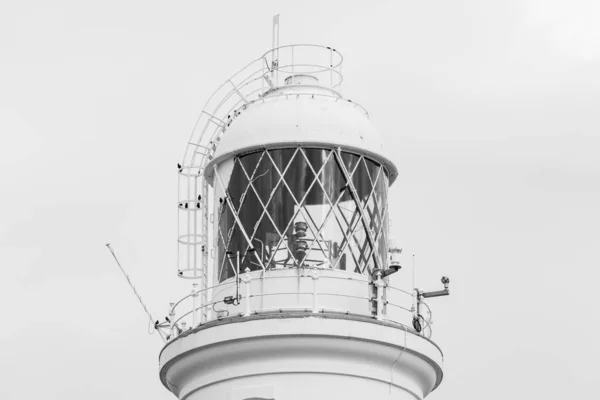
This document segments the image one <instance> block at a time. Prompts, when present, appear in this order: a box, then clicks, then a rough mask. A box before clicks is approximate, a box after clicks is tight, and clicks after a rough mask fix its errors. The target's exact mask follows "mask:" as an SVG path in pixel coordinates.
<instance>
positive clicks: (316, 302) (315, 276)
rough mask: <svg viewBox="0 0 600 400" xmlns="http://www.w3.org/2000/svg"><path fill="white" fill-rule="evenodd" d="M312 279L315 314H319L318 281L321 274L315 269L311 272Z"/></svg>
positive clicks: (313, 310)
mask: <svg viewBox="0 0 600 400" xmlns="http://www.w3.org/2000/svg"><path fill="white" fill-rule="evenodd" d="M310 277H311V278H312V281H313V309H312V312H313V313H318V312H319V296H318V292H317V280H318V279H319V272H318V271H317V270H316V269H313V270H312V271H311V272H310Z"/></svg>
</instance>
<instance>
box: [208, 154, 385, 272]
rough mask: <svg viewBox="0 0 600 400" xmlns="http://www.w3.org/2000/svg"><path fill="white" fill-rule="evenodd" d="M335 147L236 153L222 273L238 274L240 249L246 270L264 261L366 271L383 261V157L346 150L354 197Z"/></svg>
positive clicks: (222, 235)
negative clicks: (379, 161)
mask: <svg viewBox="0 0 600 400" xmlns="http://www.w3.org/2000/svg"><path fill="white" fill-rule="evenodd" d="M335 152H336V150H331V149H304V148H293V149H289V148H288V149H275V150H268V151H267V150H263V151H259V152H255V153H251V154H245V155H241V156H238V157H236V160H235V163H234V167H233V170H232V172H231V178H230V179H229V181H228V183H229V184H228V187H227V191H228V193H229V199H223V202H222V207H221V210H220V213H219V214H220V220H219V232H218V234H219V239H218V257H219V260H218V265H219V271H218V274H217V276H218V279H219V281H223V280H225V279H228V278H231V277H233V276H235V271H234V268H232V263H230V260H229V259H228V257H233V260H234V261H233V265H234V267H235V254H236V252H238V251H239V252H240V256H241V265H240V270H245V269H246V268H250V269H251V270H257V269H261V268H262V266H261V265H260V264H261V262H262V265H264V267H265V268H291V267H299V266H309V267H318V268H338V269H343V270H347V271H353V272H356V273H361V274H362V273H370V272H371V271H372V270H373V269H374V268H375V267H376V265H379V266H380V267H385V266H384V265H381V262H386V260H387V257H386V254H385V251H386V250H387V249H386V248H385V247H386V233H387V216H386V214H385V212H384V208H385V202H386V198H387V187H388V181H387V176H386V174H385V173H384V172H383V171H382V172H380V169H381V166H380V165H379V164H377V163H375V162H373V161H371V160H368V159H365V158H363V157H361V156H358V155H356V154H351V153H345V152H342V153H341V157H340V158H341V162H343V165H344V167H345V168H346V170H347V173H348V174H349V176H350V177H351V180H352V185H353V186H354V188H355V189H356V194H357V196H356V198H355V196H354V195H353V194H352V191H351V190H350V185H349V184H348V182H347V180H346V174H345V173H344V171H343V170H342V168H341V165H340V162H339V161H338V156H337V154H336V153H335ZM242 167H243V168H242ZM378 174H379V177H378ZM282 176H283V179H282ZM248 178H250V179H248ZM374 188H375V189H374ZM373 189H374V190H373ZM227 201H230V202H231V205H233V206H234V207H235V212H236V213H237V214H238V218H239V220H240V222H241V225H242V228H243V231H245V233H246V235H244V234H243V232H242V229H240V227H237V226H236V225H237V223H236V221H235V218H234V215H233V212H232V211H231V210H230V209H229V205H228V203H227ZM367 229H368V230H369V231H371V232H372V235H373V238H374V240H375V243H376V244H375V249H372V248H371V243H370V241H369V239H368V236H367ZM228 235H231V239H230V240H227V236H228ZM246 237H247V238H249V240H250V243H249V242H248V239H247V238H246ZM251 249H254V250H253V251H252V250H251ZM376 260H379V264H377V262H376Z"/></svg>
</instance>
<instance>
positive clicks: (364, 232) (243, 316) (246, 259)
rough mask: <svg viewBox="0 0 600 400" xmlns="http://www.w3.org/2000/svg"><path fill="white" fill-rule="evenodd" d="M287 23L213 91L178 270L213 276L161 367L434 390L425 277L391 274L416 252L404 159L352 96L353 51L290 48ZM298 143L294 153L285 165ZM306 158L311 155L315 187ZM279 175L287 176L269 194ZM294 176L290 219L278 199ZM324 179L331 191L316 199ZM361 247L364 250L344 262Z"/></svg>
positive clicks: (184, 175) (299, 394) (283, 387)
mask: <svg viewBox="0 0 600 400" xmlns="http://www.w3.org/2000/svg"><path fill="white" fill-rule="evenodd" d="M273 22H274V24H273V34H274V36H273V40H274V42H276V43H277V44H275V45H274V48H273V49H272V50H270V51H268V52H267V53H265V54H264V55H263V56H261V57H260V58H258V59H257V60H255V61H254V62H252V63H250V64H248V65H247V66H246V67H245V68H243V69H242V70H241V71H239V72H238V73H237V74H235V75H234V76H232V77H231V78H230V79H228V80H227V81H225V83H224V84H223V85H221V86H220V87H219V89H218V90H217V92H216V93H215V94H214V95H213V96H212V97H211V98H210V99H209V101H208V102H207V105H206V107H205V109H204V110H203V111H202V113H201V116H200V118H199V120H198V122H197V124H196V127H195V128H194V132H193V134H192V137H191V138H190V141H189V145H188V148H187V151H186V154H185V156H184V159H183V161H182V162H181V165H179V166H178V170H179V179H180V190H179V205H178V210H179V215H180V221H179V239H178V240H179V246H180V249H179V266H178V271H179V275H180V276H182V277H184V278H191V279H198V280H199V281H196V282H198V283H199V284H198V286H193V289H192V292H191V293H190V294H188V295H187V296H185V297H184V298H183V299H181V300H180V301H178V302H177V303H174V304H173V305H172V306H171V307H170V311H169V316H170V324H169V327H170V328H171V333H170V336H169V337H167V338H166V339H167V340H168V342H167V345H166V346H165V348H164V349H163V351H162V353H161V356H160V368H161V380H162V382H163V384H164V385H165V386H166V387H167V388H168V389H169V390H170V391H172V392H173V393H174V394H175V395H176V396H178V397H179V398H180V399H190V400H193V399H212V398H214V399H231V400H247V399H284V400H295V399H307V398H309V399H317V400H319V399H330V398H332V397H343V398H345V399H361V400H362V399H364V398H390V399H391V398H392V397H393V398H395V399H398V398H399V399H415V398H416V399H422V398H424V397H425V396H427V394H429V393H430V392H431V391H432V390H433V389H435V387H437V386H438V385H439V383H440V381H441V378H442V370H441V366H442V354H441V351H440V349H439V348H438V347H437V346H436V345H435V344H434V343H433V342H431V341H430V340H429V339H428V337H429V335H430V333H431V331H430V327H429V326H428V327H427V328H428V329H429V330H427V331H426V332H422V333H419V332H416V331H415V329H413V327H412V321H413V318H414V317H415V305H414V301H415V295H414V293H415V292H414V290H404V289H401V288H398V287H394V286H392V285H391V284H390V278H389V277H388V275H389V272H390V271H391V270H388V269H387V268H388V265H392V266H393V267H394V269H399V265H400V260H399V259H398V256H399V249H398V246H396V245H392V246H391V247H390V246H389V244H388V240H387V234H388V232H387V230H388V204H387V189H388V186H389V185H391V184H392V183H393V181H394V179H395V178H396V176H397V169H396V167H395V166H394V164H393V162H392V161H391V160H390V159H389V158H388V156H387V155H386V151H385V146H384V143H383V140H382V138H381V136H380V135H379V134H378V132H377V131H376V129H375V128H374V126H373V125H372V123H371V121H370V120H369V115H368V113H367V112H366V110H364V109H363V108H362V107H361V106H359V105H357V104H356V103H354V102H351V101H349V100H347V99H344V98H343V97H342V95H341V94H340V89H341V83H342V75H341V64H342V60H343V59H342V56H341V55H340V54H339V53H338V52H337V51H336V50H335V49H333V48H330V47H323V46H312V45H293V46H278V23H279V22H278V19H274V21H273ZM282 149H287V150H285V151H288V153H293V155H292V156H291V158H290V161H288V162H286V163H284V164H281V163H283V161H281V160H283V156H282V153H279V156H280V159H279V162H280V164H278V162H276V161H275V160H274V159H273V157H277V155H276V153H275V152H277V151H283V150H282ZM315 150H318V151H321V152H323V153H322V155H323V160H322V161H323V163H322V165H321V166H316V167H315V166H313V165H311V161H310V160H309V158H310V157H309V155H310V154H312V155H313V156H314V155H315V154H316V153H314V151H315ZM310 151H313V153H310V154H309V152H310ZM248 154H252V155H253V157H255V160H256V161H254V165H245V164H244V161H243V160H244V158H243V157H245V156H246V155H248ZM294 157H298V159H299V160H301V161H302V163H304V164H302V165H308V167H306V168H305V170H306V171H305V172H306V173H305V174H304V175H302V179H303V181H302V182H303V184H305V185H307V186H306V187H302V188H301V189H297V187H298V182H293V181H291V178H289V176H290V175H288V172H289V171H291V170H290V168H292V167H291V165H292V160H294V159H295V158H294ZM352 157H354V158H352ZM246 160H247V159H246ZM348 160H350V161H348ZM352 160H354V161H352ZM263 162H264V163H267V164H262V163H263ZM329 162H331V164H328V163H329ZM352 162H355V164H352ZM351 164H352V165H351ZM265 165H267V167H265ZM326 166H328V168H325V167H326ZM336 166H337V167H336ZM336 168H337V169H336ZM361 168H362V169H364V171H366V172H364V171H363V172H357V171H359V169H361ZM292 169H293V168H292ZM267 174H269V175H268V179H270V181H269V182H272V183H270V184H269V185H272V186H273V187H272V190H271V191H270V193H269V192H268V191H267V192H265V191H264V189H265V188H264V187H262V190H263V192H260V188H258V185H259V183H255V182H261V181H260V179H261V178H262V179H266V178H264V177H265V176H267ZM327 174H329V175H327ZM361 174H362V175H361ZM234 175H235V176H234ZM292 175H293V174H292ZM286 177H288V178H286ZM262 182H266V181H265V180H263V181H262ZM308 182H310V185H308ZM294 185H295V187H296V192H297V194H298V193H300V194H298V195H297V197H296V195H294V193H296V192H294V189H292V188H291V187H290V186H294ZM313 188H314V189H313ZM269 189H270V187H269ZM280 189H281V191H282V193H284V194H285V196H289V198H290V199H291V200H290V199H288V200H287V201H288V204H287V207H288V209H286V210H287V211H286V213H290V210H292V212H291V214H293V216H292V217H291V219H289V220H287V219H283V217H282V216H281V215H279V216H278V215H272V214H273V213H272V212H270V211H268V210H271V208H269V207H270V205H271V204H272V203H271V202H280V203H281V204H283V201H284V200H282V196H283V195H282V194H281V193H279V194H277V195H276V191H277V190H280ZM298 190H299V191H298ZM313 190H315V191H320V192H319V193H322V195H321V196H320V197H319V199H318V201H317V200H314V199H312V200H311V202H310V203H309V200H308V198H309V197H310V196H309V194H310V193H312V191H313ZM232 192H234V194H235V196H234V195H233V194H232ZM265 193H267V195H264V194H265ZM277 196H279V197H277ZM313 197H314V196H313ZM251 198H253V199H254V200H252V201H253V203H252V202H250V203H249V204H255V205H256V206H255V208H253V209H251V210H248V209H243V205H244V204H246V203H245V201H250V200H248V199H251ZM244 213H246V214H244ZM249 215H250V216H249ZM286 215H287V214H286ZM278 217H281V218H280V219H283V221H279V222H277V221H275V220H276V219H277V218H278ZM252 218H255V219H256V222H254V220H253V219H252ZM286 218H288V217H286ZM244 219H245V221H246V222H247V221H251V223H250V224H248V223H247V226H245V225H244V222H243V221H242V220H244ZM331 221H336V223H337V225H335V226H336V228H335V229H338V228H337V226H339V229H338V231H335V229H332V228H331V226H330V225H327V224H329V223H330V222H331ZM263 223H264V224H267V225H268V226H270V227H272V228H269V229H270V230H267V232H264V231H265V228H264V226H263V225H262V224H263ZM298 224H301V225H298ZM302 224H304V225H305V226H304V227H303V225H302ZM223 227H225V229H222V228H223ZM259 227H260V228H261V229H263V233H262V234H263V236H257V235H256V233H257V231H258V230H259ZM358 234H360V235H361V236H360V239H357V237H358V236H355V235H358ZM236 235H238V236H236ZM234 236H235V237H237V239H239V240H238V241H237V242H235V243H236V244H235V245H234V246H230V244H231V243H232V242H231V238H232V237H234ZM265 237H266V238H267V239H268V238H270V237H271V238H274V239H273V240H271V239H268V240H267V239H265ZM240 238H241V239H240ZM237 239H236V240H237ZM298 243H302V246H300V245H298ZM332 243H333V244H335V246H337V247H335V246H334V245H333V244H332ZM236 246H237V247H236ZM294 246H295V247H294ZM303 246H305V247H303ZM332 248H335V251H334V250H332ZM348 249H350V250H351V251H357V252H358V253H359V257H358V258H359V260H361V261H357V260H356V259H355V260H354V264H352V262H350V261H348V262H346V259H344V262H343V263H342V261H341V260H342V256H345V255H346V253H345V252H346V251H349V250H348ZM388 249H389V253H388ZM333 253H335V254H336V255H332V254H333ZM278 254H284V255H286V256H285V257H287V258H286V259H285V260H284V261H283V262H281V259H277V257H276V256H277V255H278ZM267 255H268V257H267ZM352 257H353V258H354V254H352ZM390 263H391V264H390ZM342 264H343V265H342ZM346 265H351V267H349V268H348V269H347V268H346ZM353 265H356V267H354V266H353ZM220 268H226V269H227V272H228V274H227V275H225V276H224V277H222V276H221V274H220V271H221V269H220ZM413 286H414V285H413ZM421 305H424V303H421ZM425 306H426V305H425ZM419 318H421V319H422V320H423V321H424V322H425V323H427V321H426V320H425V319H424V318H422V317H421V316H419Z"/></svg>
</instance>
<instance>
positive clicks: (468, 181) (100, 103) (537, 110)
mask: <svg viewBox="0 0 600 400" xmlns="http://www.w3.org/2000/svg"><path fill="white" fill-rule="evenodd" d="M36 3H37V4H36ZM300 3H302V4H303V5H302V6H292V4H300ZM368 3H369V5H368V6H367V5H366V4H367V2H349V1H339V2H333V1H331V2H325V1H318V2H308V1H305V2H295V3H291V2H289V3H288V2H286V3H285V4H284V3H283V2H275V1H272V2H251V1H238V2H229V1H228V2H217V1H213V2H210V3H209V2H200V1H196V2H193V1H178V2H156V1H148V0H145V1H124V0H119V1H102V2H95V5H91V2H81V1H70V2H66V1H52V2H44V1H38V2H11V4H9V2H4V3H2V5H0V174H1V175H0V178H1V180H0V182H1V185H0V198H1V199H2V200H1V205H2V207H1V208H0V246H1V247H0V265H1V267H2V271H3V272H2V275H0V301H1V304H3V308H2V314H3V318H4V321H5V325H6V326H5V328H4V329H2V330H0V340H1V342H2V343H3V346H2V348H3V350H2V360H1V361H0V373H1V375H2V382H3V384H2V385H0V398H2V399H3V400H11V399H25V398H44V399H63V400H69V399H80V398H86V399H89V400H94V399H107V398H110V399H132V398H143V399H157V400H158V399H171V398H173V396H172V395H171V394H170V393H169V392H168V391H166V390H165V389H164V388H163V387H162V385H161V384H160V381H159V379H158V371H157V363H158V361H157V359H158V352H159V350H160V347H161V345H160V341H159V340H158V338H157V336H148V335H146V332H145V329H146V318H145V316H144V314H143V312H142V310H141V308H140V307H139V305H138V304H137V303H136V299H135V297H134V296H133V294H132V293H131V291H130V290H129V288H128V287H127V286H126V282H125V280H124V279H123V278H122V276H120V272H119V270H118V269H117V267H116V266H115V265H114V262H113V260H112V259H111V257H110V253H108V251H107V250H106V248H105V246H104V244H105V243H106V242H111V243H112V244H113V246H114V248H115V249H116V251H117V253H118V255H119V257H120V258H121V260H122V262H123V264H124V265H125V267H126V268H127V269H128V270H129V271H130V274H131V276H132V278H133V280H134V282H136V285H137V287H138V289H139V291H140V292H141V293H142V296H143V297H145V298H146V300H147V302H148V304H149V305H150V307H151V309H152V310H153V311H154V312H155V313H156V314H159V315H161V316H162V315H164V313H165V311H166V308H167V303H168V301H169V300H173V299H175V298H176V297H177V296H176V294H178V295H180V294H181V293H182V292H178V290H187V285H182V284H181V283H180V282H179V281H178V280H177V278H176V277H175V269H176V266H175V263H176V201H177V189H176V187H177V176H176V169H175V165H176V163H177V162H178V161H179V160H180V157H181V156H182V155H183V151H184V149H185V144H186V143H187V139H188V135H189V133H190V130H191V128H192V125H193V122H194V120H195V118H196V117H197V115H198V113H199V111H200V109H201V107H202V104H204V102H205V100H206V98H207V97H208V96H209V95H210V93H212V91H213V90H214V88H216V86H217V85H218V84H220V83H221V82H222V81H224V80H225V79H226V78H228V77H229V75H231V74H232V73H233V72H235V71H237V70H238V69H239V68H240V67H242V66H243V65H244V64H246V63H247V62H249V61H250V60H253V59H255V58H256V57H257V56H259V55H260V54H262V53H263V52H264V51H265V50H267V48H268V47H269V46H270V43H271V36H270V35H271V25H270V24H271V17H272V15H273V14H276V13H280V14H281V24H282V28H281V43H282V44H290V43H316V44H324V45H330V46H333V47H335V48H336V49H338V50H340V51H341V52H342V54H343V55H344V57H345V64H344V68H343V71H344V76H345V86H344V94H345V95H346V96H347V97H348V98H350V99H353V100H356V101H357V102H359V103H360V104H362V105H364V106H365V107H366V108H367V109H368V110H369V112H370V114H371V117H372V120H373V121H374V122H375V124H376V125H377V126H378V128H379V130H380V131H381V132H382V134H383V135H384V136H385V138H386V140H387V143H389V148H390V149H391V150H392V152H391V153H392V157H393V159H394V160H395V161H396V162H397V165H398V167H399V169H400V172H401V175H400V178H399V179H398V181H397V182H396V184H395V185H394V187H393V188H392V201H393V204H394V206H393V208H392V218H393V227H392V230H393V233H395V234H396V235H397V236H398V237H399V239H400V243H401V245H402V247H404V249H405V252H408V253H416V254H417V268H418V277H417V285H418V286H419V287H422V288H424V289H437V288H439V287H440V286H441V284H440V283H439V278H440V277H441V275H448V276H449V277H450V278H451V280H452V282H451V290H452V295H451V296H450V297H446V298H442V299H434V300H432V301H431V303H430V304H431V305H432V307H433V310H434V319H435V323H434V326H433V327H434V336H433V339H434V340H435V341H436V342H437V343H438V344H439V345H440V346H441V347H442V348H443V350H444V353H445V379H444V382H443V383H442V385H441V386H440V388H439V389H438V390H437V391H435V392H434V393H432V394H431V396H430V399H434V400H435V399H457V398H462V399H466V400H469V399H480V398H485V399H488V400H494V399H506V398H517V399H521V398H522V399H525V398H544V399H564V398H578V397H581V398H594V397H596V396H594V395H593V393H596V392H597V389H596V382H597V381H598V379H599V378H600V376H599V375H600V374H599V373H598V371H599V369H598V366H597V360H598V358H599V357H600V346H598V344H597V337H596V336H597V332H598V329H599V328H600V316H599V313H598V312H597V310H596V309H595V307H597V306H598V305H599V302H598V296H597V295H596V294H595V292H596V291H597V287H598V280H599V279H600V274H599V273H598V270H597V269H598V267H600V256H599V255H598V253H599V246H598V245H599V243H600V228H599V227H600V160H599V153H600V112H599V108H600V73H599V71H600V24H599V23H598V21H600V5H599V4H600V3H598V2H597V1H573V0H571V1H569V2H558V1H542V0H539V1H524V0H519V1H502V2H490V1H487V2H483V1H476V0H474V1H389V2H368ZM406 276H407V277H408V275H406Z"/></svg>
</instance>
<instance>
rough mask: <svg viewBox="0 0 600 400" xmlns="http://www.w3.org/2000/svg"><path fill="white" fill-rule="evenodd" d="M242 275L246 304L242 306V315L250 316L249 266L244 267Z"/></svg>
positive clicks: (250, 278)
mask: <svg viewBox="0 0 600 400" xmlns="http://www.w3.org/2000/svg"><path fill="white" fill-rule="evenodd" d="M245 272H246V273H245V274H244V276H242V281H243V282H244V289H245V291H246V293H245V299H244V301H245V303H246V306H245V308H244V317H248V316H250V281H251V280H252V277H251V276H250V268H248V267H246V270H245Z"/></svg>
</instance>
